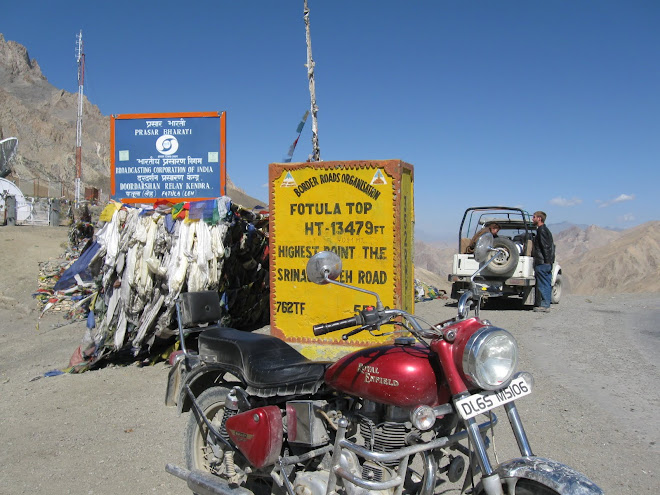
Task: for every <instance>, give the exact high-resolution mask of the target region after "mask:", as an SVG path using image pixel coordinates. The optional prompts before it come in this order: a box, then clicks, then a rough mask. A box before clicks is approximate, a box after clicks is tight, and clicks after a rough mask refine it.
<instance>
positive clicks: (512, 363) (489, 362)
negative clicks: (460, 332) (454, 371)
mask: <svg viewBox="0 0 660 495" xmlns="http://www.w3.org/2000/svg"><path fill="white" fill-rule="evenodd" d="M517 364H518V343H517V342H516V339H515V338H514V337H513V335H511V334H510V333H509V332H507V331H506V330H504V329H503V328H497V327H492V326H486V327H482V328H480V329H479V330H477V331H476V332H475V333H474V334H473V335H472V336H471V337H470V340H469V341H468V343H467V345H466V346H465V350H464V351H463V373H464V375H465V376H466V377H467V378H468V380H469V381H470V382H472V385H475V386H477V387H479V388H482V389H484V390H497V389H500V388H502V387H503V386H504V385H506V384H507V382H508V381H509V380H510V379H511V376H513V373H514V372H515V371H516V366H517Z"/></svg>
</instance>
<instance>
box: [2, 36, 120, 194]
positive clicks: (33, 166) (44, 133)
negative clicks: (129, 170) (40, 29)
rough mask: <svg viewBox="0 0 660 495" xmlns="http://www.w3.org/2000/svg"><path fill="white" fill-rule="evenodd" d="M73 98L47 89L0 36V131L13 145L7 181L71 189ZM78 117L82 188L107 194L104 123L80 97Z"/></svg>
mask: <svg viewBox="0 0 660 495" xmlns="http://www.w3.org/2000/svg"><path fill="white" fill-rule="evenodd" d="M77 98H78V96H77V95H76V94H73V93H69V92H67V91H64V90H61V89H57V88H55V87H54V86H53V85H51V84H50V83H49V82H48V79H46V77H45V76H44V75H43V74H42V73H41V69H40V68H39V64H38V63H37V61H36V60H31V59H30V57H29V54H28V51H27V49H26V48H25V47H24V46H23V45H20V44H18V43H16V42H14V41H5V39H4V36H3V35H2V34H0V129H1V130H2V134H4V137H9V136H14V137H17V138H18V141H19V146H18V153H17V155H16V157H15V159H14V160H13V161H12V168H13V169H14V174H13V177H11V176H10V178H13V179H17V178H18V179H19V180H22V181H30V180H37V179H38V180H39V181H41V183H42V184H43V183H44V182H47V181H49V180H50V181H61V182H63V183H65V184H73V179H74V175H75V148H76V115H77V108H78V100H77ZM83 115H84V118H83V137H82V139H83V155H82V163H83V174H82V176H83V177H82V178H83V183H84V184H87V185H91V186H94V187H98V188H101V189H103V190H105V191H107V190H108V187H109V184H110V180H109V170H110V169H109V163H110V161H109V160H110V158H109V156H110V155H109V153H110V119H109V117H105V116H103V115H102V114H101V112H100V111H99V109H98V107H96V106H95V105H92V104H91V103H89V101H88V100H87V99H86V98H85V100H84V104H83Z"/></svg>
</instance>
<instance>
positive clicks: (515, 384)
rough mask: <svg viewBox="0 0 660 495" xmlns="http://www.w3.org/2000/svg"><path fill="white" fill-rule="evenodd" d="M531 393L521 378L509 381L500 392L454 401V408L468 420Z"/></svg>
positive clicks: (529, 387)
mask: <svg viewBox="0 0 660 495" xmlns="http://www.w3.org/2000/svg"><path fill="white" fill-rule="evenodd" d="M531 393H532V387H531V386H530V385H529V384H528V383H527V382H526V381H525V379H524V378H523V377H522V376H521V377H518V378H515V379H513V380H511V383H509V386H507V387H505V388H502V389H500V390H495V391H493V392H485V393H482V394H474V395H471V396H470V397H465V398H464V399H460V400H458V401H456V407H457V409H458V413H459V414H460V415H461V417H462V418H463V419H470V418H474V417H475V416H477V415H478V414H482V413H485V412H487V411H490V410H491V409H495V408H496V407H498V406H502V405H504V404H506V403H507V402H511V401H514V400H516V399H519V398H520V397H524V396H525V395H529V394H531Z"/></svg>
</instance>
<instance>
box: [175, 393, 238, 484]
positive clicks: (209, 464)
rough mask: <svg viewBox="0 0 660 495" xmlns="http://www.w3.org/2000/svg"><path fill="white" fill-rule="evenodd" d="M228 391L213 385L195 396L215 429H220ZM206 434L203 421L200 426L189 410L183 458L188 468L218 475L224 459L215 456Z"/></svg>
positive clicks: (222, 472)
mask: <svg viewBox="0 0 660 495" xmlns="http://www.w3.org/2000/svg"><path fill="white" fill-rule="evenodd" d="M228 393H229V389H226V388H224V387H213V388H209V389H207V390H205V391H204V392H202V394H200V396H199V397H198V398H197V403H198V404H199V407H200V409H201V410H202V412H203V413H204V416H206V418H208V419H209V421H210V422H211V424H213V426H215V428H216V429H217V430H220V428H221V425H222V417H223V416H224V413H225V399H226V397H227V394H228ZM207 435H208V428H207V427H206V425H205V424H203V423H202V424H201V426H200V424H199V423H198V422H197V418H196V416H195V413H194V411H191V413H190V416H189V417H188V423H187V425H186V429H185V433H184V442H185V458H186V464H187V466H188V469H190V470H194V469H196V470H199V471H205V472H207V473H211V474H215V475H218V476H220V475H222V474H224V466H225V464H224V460H223V459H218V458H217V457H216V456H215V454H214V452H213V448H212V447H211V445H209V443H208V438H207Z"/></svg>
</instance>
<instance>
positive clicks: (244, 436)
mask: <svg viewBox="0 0 660 495" xmlns="http://www.w3.org/2000/svg"><path fill="white" fill-rule="evenodd" d="M227 429H228V430H229V428H227ZM229 432H230V433H231V434H232V437H233V440H234V441H235V442H246V441H248V440H252V438H253V437H254V435H252V434H250V433H244V432H242V431H238V430H229Z"/></svg>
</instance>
